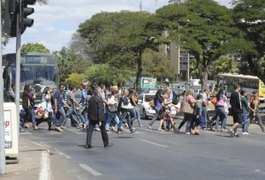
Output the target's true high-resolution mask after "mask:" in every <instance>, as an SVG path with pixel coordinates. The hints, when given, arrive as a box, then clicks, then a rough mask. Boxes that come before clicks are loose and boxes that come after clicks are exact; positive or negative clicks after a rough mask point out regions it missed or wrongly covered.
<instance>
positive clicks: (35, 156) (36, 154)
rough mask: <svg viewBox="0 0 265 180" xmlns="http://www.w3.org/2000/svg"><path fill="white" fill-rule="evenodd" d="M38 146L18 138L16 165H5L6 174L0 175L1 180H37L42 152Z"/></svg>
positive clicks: (42, 149) (23, 138)
mask: <svg viewBox="0 0 265 180" xmlns="http://www.w3.org/2000/svg"><path fill="white" fill-rule="evenodd" d="M43 151H46V150H45V149H44V148H43V147H41V146H40V145H37V144H34V143H32V142H30V141H29V140H27V139H26V138H25V137H21V136H20V138H19V153H18V163H16V164H7V165H6V167H5V169H6V174H5V175H0V179H1V180H24V179H27V180H39V179H40V178H39V177H40V172H41V158H42V152H43Z"/></svg>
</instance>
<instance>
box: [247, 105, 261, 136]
mask: <svg viewBox="0 0 265 180" xmlns="http://www.w3.org/2000/svg"><path fill="white" fill-rule="evenodd" d="M253 118H255V120H256V121H258V124H259V126H260V129H261V131H262V132H264V127H263V123H262V120H261V117H260V115H259V110H257V111H256V113H255V116H254V114H253V113H250V120H249V122H248V125H247V126H249V124H250V122H251V121H252V119H253Z"/></svg>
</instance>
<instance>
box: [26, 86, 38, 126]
mask: <svg viewBox="0 0 265 180" xmlns="http://www.w3.org/2000/svg"><path fill="white" fill-rule="evenodd" d="M35 98H36V96H35V94H34V92H33V89H31V88H30V86H29V85H25V87H24V91H23V96H22V107H23V109H24V111H25V116H24V118H23V119H24V122H23V126H25V127H28V126H27V124H26V123H27V122H29V121H31V122H32V126H33V127H34V129H37V126H36V120H35V112H34V108H35V103H34V100H35ZM30 119H31V120H30Z"/></svg>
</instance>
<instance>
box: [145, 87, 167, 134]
mask: <svg viewBox="0 0 265 180" xmlns="http://www.w3.org/2000/svg"><path fill="white" fill-rule="evenodd" d="M164 94H165V91H164V90H163V89H158V90H157V91H156V94H155V97H154V109H155V112H156V113H155V116H154V117H153V119H152V120H151V122H150V123H149V124H148V125H147V127H148V128H149V129H152V125H153V124H154V123H155V122H156V120H157V118H158V115H159V111H160V109H161V108H162V103H163V95H164Z"/></svg>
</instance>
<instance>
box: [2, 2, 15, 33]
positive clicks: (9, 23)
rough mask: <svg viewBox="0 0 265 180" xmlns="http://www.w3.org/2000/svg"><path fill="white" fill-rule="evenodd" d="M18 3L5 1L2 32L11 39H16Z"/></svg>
mask: <svg viewBox="0 0 265 180" xmlns="http://www.w3.org/2000/svg"><path fill="white" fill-rule="evenodd" d="M18 3H19V0H5V9H4V28H3V30H4V32H5V33H7V34H8V35H10V36H11V37H16V30H17V14H18V10H19V9H18V7H19V6H18Z"/></svg>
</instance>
